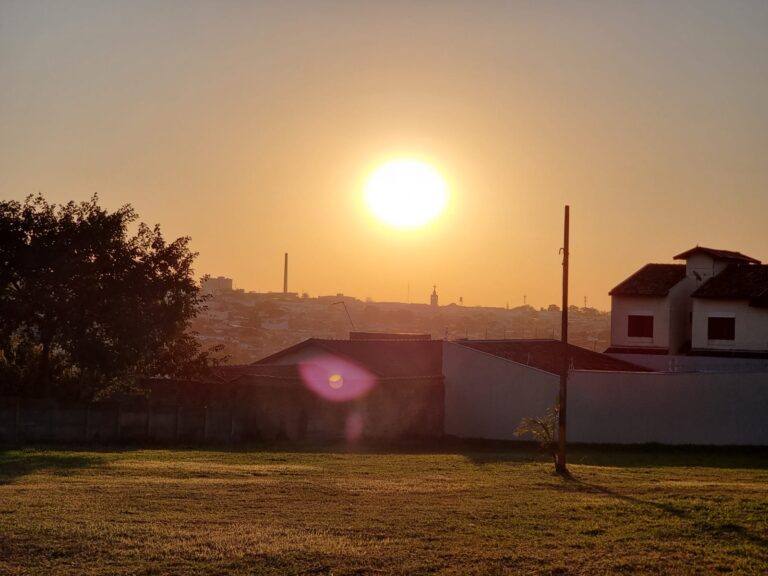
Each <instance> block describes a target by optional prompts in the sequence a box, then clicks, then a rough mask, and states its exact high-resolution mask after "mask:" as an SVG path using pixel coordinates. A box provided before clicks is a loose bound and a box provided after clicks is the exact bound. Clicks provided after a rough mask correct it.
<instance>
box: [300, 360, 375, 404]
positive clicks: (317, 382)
mask: <svg viewBox="0 0 768 576" xmlns="http://www.w3.org/2000/svg"><path fill="white" fill-rule="evenodd" d="M299 375H300V376H301V379H302V381H303V382H304V385H305V386H306V387H307V388H308V389H309V390H310V391H312V392H313V393H315V394H317V395H318V396H320V397H321V398H324V399H326V400H330V401H332V402H348V401H350V400H354V399H356V398H362V397H363V396H365V395H366V394H368V392H370V391H371V389H372V388H373V387H374V386H375V385H376V376H374V375H373V374H371V373H370V372H369V371H368V370H366V369H365V367H363V366H360V365H359V364H356V363H355V362H352V361H351V360H347V359H346V358H339V357H338V356H333V355H331V354H327V355H320V356H314V357H312V358H309V359H307V360H305V361H304V362H301V363H300V364H299Z"/></svg>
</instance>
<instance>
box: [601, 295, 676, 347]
mask: <svg viewBox="0 0 768 576" xmlns="http://www.w3.org/2000/svg"><path fill="white" fill-rule="evenodd" d="M630 315H633V316H634V315H640V316H653V337H652V338H637V337H630V336H628V335H627V317H628V316H630ZM669 327H670V300H669V298H667V297H652V296H644V297H637V296H612V297H611V346H622V347H624V346H638V347H642V348H662V349H668V348H669V345H670V339H669Z"/></svg>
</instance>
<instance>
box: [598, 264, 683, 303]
mask: <svg viewBox="0 0 768 576" xmlns="http://www.w3.org/2000/svg"><path fill="white" fill-rule="evenodd" d="M684 278H685V264H646V265H645V266H643V267H642V268H640V270H638V271H637V272H635V273H634V274H632V276H630V277H629V278H627V279H626V280H624V281H623V282H622V283H621V284H619V285H618V286H616V287H615V288H614V289H613V290H611V291H610V292H609V293H608V294H610V295H611V296H666V295H667V294H669V291H670V290H671V289H672V287H673V286H675V285H676V284H677V283H678V282H680V281H681V280H683V279H684Z"/></svg>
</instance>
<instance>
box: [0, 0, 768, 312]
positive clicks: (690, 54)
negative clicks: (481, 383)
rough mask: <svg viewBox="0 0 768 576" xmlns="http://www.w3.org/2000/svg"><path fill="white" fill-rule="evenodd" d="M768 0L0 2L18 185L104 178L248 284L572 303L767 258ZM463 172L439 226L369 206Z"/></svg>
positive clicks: (42, 186)
mask: <svg viewBox="0 0 768 576" xmlns="http://www.w3.org/2000/svg"><path fill="white" fill-rule="evenodd" d="M766 30H768V4H766V3H765V2H760V1H755V2H705V1H697V2H675V1H663V2H661V1H660V2H643V3H639V2H624V3H622V2H579V3H572V2H553V3H547V2H491V1H487V2H480V3H474V2H468V1H467V2H440V3H436V2H418V1H417V2H340V1H339V2H334V1H324V0H318V1H311V2H310V1H307V2H298V1H297V2H259V3H256V2H250V3H249V2H234V1H232V2H193V1H184V2H182V1H178V2H173V1H166V2H161V3H157V2H138V1H136V2H134V1H132V2H123V3H112V2H110V3H105V2H88V1H72V2H58V1H51V2H44V1H37V2H31V3H30V2H12V1H7V0H0V79H2V82H1V83H0V189H2V191H3V197H4V198H17V199H21V198H23V197H24V196H26V195H27V194H31V193H36V192H42V193H43V194H44V195H45V196H46V197H47V198H48V199H50V200H53V201H66V200H69V199H78V200H79V199H85V198H87V197H89V196H90V195H91V194H92V193H94V192H98V193H99V195H100V197H101V199H102V203H103V204H105V205H107V206H109V207H111V208H116V207H117V206H119V205H121V204H123V203H131V204H133V205H134V207H135V208H136V209H137V211H138V212H139V214H140V215H141V218H142V219H143V220H144V221H147V222H148V223H155V222H159V223H161V225H162V227H163V229H164V231H165V233H166V235H167V236H169V237H171V236H178V235H184V234H188V235H190V236H192V239H193V246H194V248H195V249H196V250H198V251H199V252H200V257H199V259H198V265H197V268H198V271H199V272H200V273H201V274H202V273H210V274H213V275H219V274H221V275H226V276H231V277H233V278H234V279H235V284H236V286H238V287H241V288H245V289H247V290H259V291H267V290H280V289H281V288H282V258H283V253H284V252H286V251H287V252H289V253H290V255H291V256H290V258H291V278H290V288H291V289H292V290H296V291H307V292H309V293H310V294H311V295H319V294H329V293H337V292H344V293H346V294H350V295H354V296H357V297H360V298H365V297H371V298H373V299H375V300H406V298H407V297H408V286H409V285H410V297H411V301H424V302H426V301H428V294H429V293H430V292H431V286H432V284H433V283H436V284H437V285H438V292H439V293H440V295H441V302H443V303H449V302H452V301H458V298H459V296H463V297H464V302H465V303H466V304H469V305H495V306H504V305H505V304H506V303H507V302H509V304H510V305H511V306H515V305H519V304H522V300H523V294H527V295H528V302H529V303H531V304H533V305H535V306H545V305H547V304H549V303H552V302H559V299H560V295H559V290H560V271H561V267H560V261H561V258H560V256H559V255H558V249H559V247H560V246H561V243H562V212H563V205H564V204H565V203H569V204H570V205H571V218H572V224H571V228H572V237H571V244H572V246H571V252H572V259H571V269H572V281H571V286H572V290H571V300H572V302H574V303H577V304H579V305H581V304H582V303H583V298H584V296H587V297H588V298H589V303H590V305H594V306H597V307H599V308H603V309H605V308H608V307H609V298H608V296H607V292H608V290H609V289H610V288H611V287H613V286H614V285H615V284H617V283H618V282H620V281H621V280H623V279H624V278H625V277H626V276H627V275H628V274H630V273H631V272H633V271H634V270H635V269H637V268H639V267H640V266H641V265H642V264H644V263H646V262H650V261H662V262H663V261H669V260H670V258H671V256H673V255H674V254H676V253H678V252H681V251H683V250H685V249H687V248H690V247H692V246H694V245H695V244H701V245H706V246H715V247H720V248H726V249H733V250H740V251H742V252H745V253H747V254H749V255H751V256H754V257H756V258H759V259H762V260H768V246H767V245H766V232H765V215H766V214H768V162H766V160H765V157H764V156H765V153H766V150H768V108H767V105H766V102H768V34H766ZM395 156H410V157H416V158H420V159H423V160H427V161H429V162H431V163H432V164H433V165H434V166H435V167H437V168H438V169H439V170H440V171H441V172H442V173H443V175H444V176H445V178H446V180H447V181H448V184H449V187H450V197H451V201H450V204H449V208H448V210H447V212H446V213H445V214H444V215H443V217H442V218H441V219H440V220H439V221H437V222H436V223H435V224H433V225H431V226H429V227H427V228H425V229H422V230H418V231H406V232H403V231H392V230H390V229H388V228H386V227H384V226H383V225H381V224H378V223H376V222H375V221H374V220H373V219H372V218H371V217H370V216H369V215H368V213H367V211H366V209H365V206H364V205H363V202H362V187H363V183H364V180H365V177H366V175H367V174H368V173H370V171H371V170H372V169H373V168H375V167H376V166H377V165H378V164H381V163H382V162H384V161H386V160H388V159H390V158H392V157H395Z"/></svg>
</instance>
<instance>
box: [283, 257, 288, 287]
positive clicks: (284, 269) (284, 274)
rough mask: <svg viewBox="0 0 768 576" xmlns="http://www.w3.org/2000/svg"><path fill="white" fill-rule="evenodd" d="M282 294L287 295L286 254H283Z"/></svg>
mask: <svg viewBox="0 0 768 576" xmlns="http://www.w3.org/2000/svg"><path fill="white" fill-rule="evenodd" d="M283 294H288V252H286V253H285V265H284V266H283Z"/></svg>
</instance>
